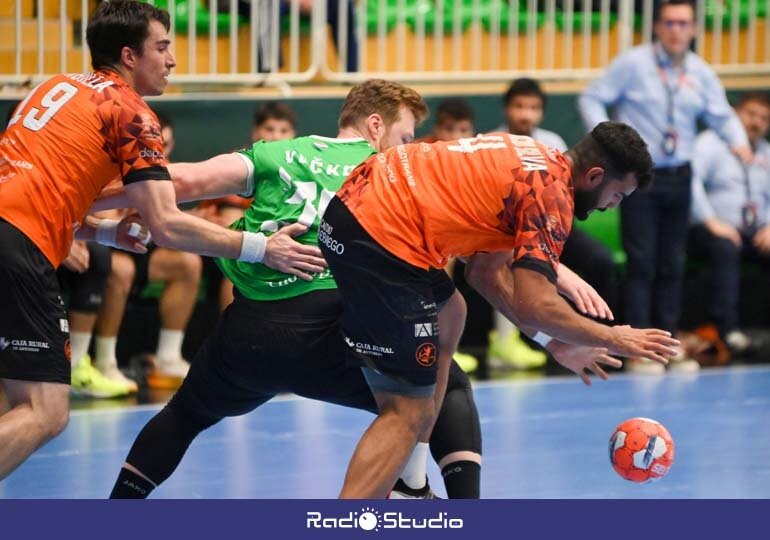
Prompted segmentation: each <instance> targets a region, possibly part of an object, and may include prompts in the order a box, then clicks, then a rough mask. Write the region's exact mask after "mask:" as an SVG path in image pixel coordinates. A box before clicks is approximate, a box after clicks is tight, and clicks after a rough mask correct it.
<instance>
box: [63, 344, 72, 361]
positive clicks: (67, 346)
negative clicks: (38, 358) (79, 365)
mask: <svg viewBox="0 0 770 540" xmlns="http://www.w3.org/2000/svg"><path fill="white" fill-rule="evenodd" d="M64 356H66V357H67V360H72V343H70V340H67V341H65V342H64Z"/></svg>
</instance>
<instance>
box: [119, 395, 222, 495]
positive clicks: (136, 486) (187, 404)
mask: <svg viewBox="0 0 770 540" xmlns="http://www.w3.org/2000/svg"><path fill="white" fill-rule="evenodd" d="M194 403H195V402H194V401H193V400H191V399H189V395H188V392H187V391H186V388H185V385H184V384H183V385H182V388H180V389H179V391H178V392H177V393H176V395H175V396H174V397H173V398H172V399H171V401H170V402H169V403H168V405H166V406H165V407H164V408H163V409H162V410H161V411H160V412H159V413H158V414H156V415H155V416H154V417H153V418H152V419H151V420H150V421H149V422H148V423H147V425H145V426H144V428H142V431H141V432H139V435H138V436H137V437H136V440H135V441H134V444H133V446H131V450H130V451H129V453H128V457H127V458H126V460H125V461H126V463H130V464H131V466H132V467H134V468H135V469H136V470H137V471H140V472H141V473H142V474H143V475H144V476H146V477H147V478H150V479H151V480H152V481H153V482H155V486H159V485H161V484H162V483H163V482H165V481H166V480H167V479H168V477H169V476H171V473H173V472H174V470H175V469H176V467H177V465H179V462H180V461H182V458H183V457H184V455H185V452H187V448H188V447H189V446H190V443H191V442H192V441H193V439H195V437H196V436H197V435H198V434H199V433H200V432H201V431H203V430H204V429H206V428H208V427H210V426H212V425H214V424H216V423H217V422H218V421H219V419H217V418H213V417H211V416H209V415H207V414H204V412H202V411H199V410H197V409H196V408H195V406H194ZM155 486H153V484H152V483H151V482H148V481H147V480H145V479H143V478H142V477H141V476H139V475H137V474H135V473H132V472H131V471H128V470H126V469H121V471H120V475H119V476H118V479H117V481H116V482H115V487H114V488H113V489H112V493H111V494H110V498H129V499H135V498H143V497H146V496H147V495H149V493H150V492H151V491H152V490H153V488H154V487H155Z"/></svg>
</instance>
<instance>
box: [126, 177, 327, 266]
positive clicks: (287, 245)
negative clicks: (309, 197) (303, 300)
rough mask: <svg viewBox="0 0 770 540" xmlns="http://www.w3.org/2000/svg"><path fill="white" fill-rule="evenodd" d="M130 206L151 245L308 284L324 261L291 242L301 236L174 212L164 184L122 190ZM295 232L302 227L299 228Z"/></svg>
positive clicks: (310, 248)
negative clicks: (257, 265)
mask: <svg viewBox="0 0 770 540" xmlns="http://www.w3.org/2000/svg"><path fill="white" fill-rule="evenodd" d="M126 194H127V196H128V198H129V203H130V206H132V207H134V208H136V209H137V210H138V211H139V213H140V214H141V216H142V218H143V219H144V220H145V221H146V222H147V224H148V225H149V227H150V231H151V232H152V236H153V238H154V239H155V242H156V243H157V244H158V245H159V246H162V247H167V248H172V249H178V250H181V251H189V252H192V253H198V254H200V255H207V256H209V257H224V258H227V259H238V260H241V261H246V262H261V263H263V264H265V265H267V266H270V267H271V268H274V269H276V270H280V271H281V272H284V273H287V274H292V275H295V276H298V277H300V278H302V279H305V280H310V279H312V277H311V276H310V274H309V273H310V272H321V271H322V270H323V269H324V267H325V266H326V261H325V260H324V259H323V257H322V256H321V252H320V250H319V249H318V247H317V246H306V245H304V244H300V243H298V242H296V241H294V240H293V239H291V235H292V234H299V233H301V232H304V230H303V231H299V230H291V229H290V228H289V227H286V228H285V229H286V230H284V229H282V230H279V231H278V232H276V233H275V234H273V235H272V236H270V237H266V236H265V235H264V234H262V233H251V232H240V231H233V230H230V229H226V228H224V227H220V226H219V225H215V224H213V223H211V222H209V221H206V220H204V219H200V218H197V217H195V216H192V215H190V214H187V213H185V212H182V211H181V210H179V209H178V208H177V206H176V198H175V195H174V187H173V185H172V184H171V182H169V181H163V180H146V181H143V182H135V183H133V184H129V185H127V186H126ZM298 227H302V226H301V225H299V226H298Z"/></svg>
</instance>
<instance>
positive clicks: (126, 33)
mask: <svg viewBox="0 0 770 540" xmlns="http://www.w3.org/2000/svg"><path fill="white" fill-rule="evenodd" d="M153 20H155V21H158V22H159V23H161V24H162V25H163V26H164V27H165V28H166V31H168V29H169V16H168V12H167V11H165V10H163V9H158V8H156V7H155V6H152V5H150V4H146V3H144V2H138V1H137V0H109V1H107V2H102V3H101V4H99V7H97V8H96V11H95V12H94V14H93V17H92V18H91V20H90V21H89V23H88V28H87V29H86V41H87V42H88V49H89V50H90V51H91V66H93V68H94V69H101V68H107V67H115V66H118V65H120V52H121V51H122V50H123V47H130V48H131V49H133V50H134V51H136V53H137V54H138V55H139V56H141V55H142V50H143V45H144V41H145V40H146V39H147V37H148V36H149V35H150V21H153Z"/></svg>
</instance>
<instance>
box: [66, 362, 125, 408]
mask: <svg viewBox="0 0 770 540" xmlns="http://www.w3.org/2000/svg"><path fill="white" fill-rule="evenodd" d="M71 384H72V386H71V392H72V395H74V396H77V397H88V398H115V397H121V396H127V395H128V394H130V393H131V386H129V385H127V384H125V383H122V382H120V381H113V380H111V379H108V378H107V377H105V376H104V375H102V373H101V372H100V371H99V370H98V369H96V368H95V367H94V366H92V365H91V357H90V356H88V355H85V356H84V357H83V358H81V359H80V362H78V365H77V367H76V368H75V369H73V370H72V379H71Z"/></svg>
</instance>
